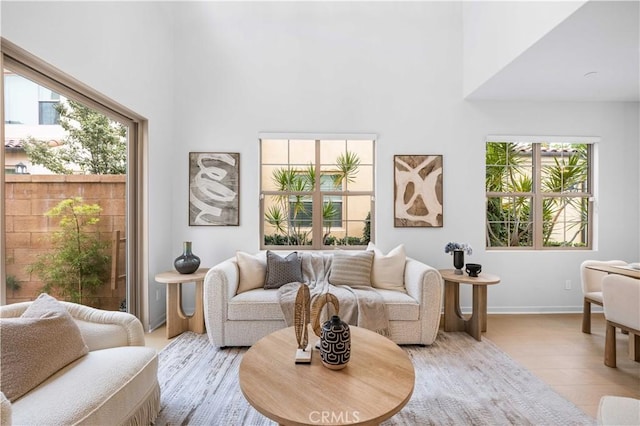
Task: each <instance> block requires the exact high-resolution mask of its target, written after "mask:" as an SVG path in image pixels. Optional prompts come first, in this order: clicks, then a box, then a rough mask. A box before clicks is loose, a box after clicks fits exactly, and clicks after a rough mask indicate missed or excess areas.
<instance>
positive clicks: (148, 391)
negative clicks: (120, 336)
mask: <svg viewBox="0 0 640 426" xmlns="http://www.w3.org/2000/svg"><path fill="white" fill-rule="evenodd" d="M157 371H158V358H157V355H156V350H155V349H153V348H148V347H143V346H126V347H120V348H109V349H102V350H98V351H92V352H89V353H88V354H87V355H86V356H84V357H82V358H80V359H78V360H77V361H75V362H73V363H72V364H70V365H68V366H67V367H65V368H63V369H62V370H60V371H59V372H57V373H56V374H55V375H53V376H52V377H50V378H49V379H48V380H46V381H45V382H44V383H42V384H41V385H39V386H38V387H36V388H35V389H33V390H32V391H31V392H29V393H28V394H26V395H25V396H24V397H23V398H21V399H19V400H18V401H16V402H15V403H14V404H13V407H12V408H13V423H14V424H17V425H37V424H51V425H54V424H57V425H70V424H76V423H79V422H82V423H83V424H91V425H116V424H125V423H127V420H128V419H130V418H131V416H132V415H133V414H134V413H136V412H138V410H139V409H140V408H141V406H142V405H143V404H150V406H149V407H147V409H153V407H152V406H153V405H154V404H158V403H159V401H157V399H158V396H159V394H158V392H159V390H158V380H157ZM154 398H155V399H156V401H155V402H154ZM34 407H37V408H35V409H34ZM156 409H157V407H156Z"/></svg>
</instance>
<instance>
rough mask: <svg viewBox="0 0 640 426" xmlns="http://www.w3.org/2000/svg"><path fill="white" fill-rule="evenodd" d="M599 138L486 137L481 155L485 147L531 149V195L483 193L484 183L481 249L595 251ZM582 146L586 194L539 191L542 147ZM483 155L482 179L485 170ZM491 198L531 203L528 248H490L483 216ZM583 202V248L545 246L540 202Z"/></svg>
mask: <svg viewBox="0 0 640 426" xmlns="http://www.w3.org/2000/svg"><path fill="white" fill-rule="evenodd" d="M599 142H600V138H599V137H584V136H576V137H571V136H512V135H488V136H487V137H486V139H485V154H486V152H487V146H486V144H488V143H527V144H531V145H532V157H531V162H532V165H531V166H532V176H531V179H532V190H531V192H495V191H491V192H490V191H487V185H486V182H485V248H486V249H487V250H488V251H500V250H507V251H513V250H516V251H517V250H535V251H547V250H561V251H581V250H593V249H594V248H595V247H596V235H595V224H594V222H595V217H596V216H595V210H596V199H597V198H596V194H597V187H596V153H597V144H598V143H599ZM545 143H547V144H584V145H587V147H588V149H587V163H588V172H587V191H580V192H545V191H544V190H543V189H542V185H541V182H542V174H543V173H542V170H543V168H544V167H545V166H544V164H543V162H542V153H541V146H542V144H545ZM487 166H488V165H487V162H486V155H485V176H486V170H487ZM495 197H514V198H515V197H526V198H530V199H531V205H532V211H531V214H530V215H531V222H532V224H533V237H532V238H533V242H532V245H531V246H508V245H505V246H490V245H489V238H488V233H487V232H488V228H489V220H488V219H489V218H488V216H487V206H488V201H489V199H490V198H495ZM567 197H570V198H586V199H587V202H588V204H589V205H588V212H587V226H586V232H587V244H585V245H584V246H545V245H544V241H543V239H544V238H543V237H544V235H543V225H544V222H543V205H544V204H543V201H544V199H545V198H567Z"/></svg>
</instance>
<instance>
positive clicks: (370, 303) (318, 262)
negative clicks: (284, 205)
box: [278, 253, 390, 337]
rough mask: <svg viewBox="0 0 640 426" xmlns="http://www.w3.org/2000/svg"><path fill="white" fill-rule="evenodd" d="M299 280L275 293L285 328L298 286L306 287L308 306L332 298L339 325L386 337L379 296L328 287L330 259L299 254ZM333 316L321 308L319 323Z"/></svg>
mask: <svg viewBox="0 0 640 426" xmlns="http://www.w3.org/2000/svg"><path fill="white" fill-rule="evenodd" d="M300 257H301V259H302V277H303V279H304V281H305V282H304V283H299V282H293V283H289V284H285V285H283V286H282V287H280V289H279V290H278V297H279V301H280V307H281V308H282V313H283V314H284V320H285V323H286V324H287V326H292V325H293V313H294V305H295V299H296V295H297V292H298V288H299V286H300V285H308V286H309V292H310V294H311V303H313V301H314V300H315V298H316V297H319V296H321V295H323V294H325V293H327V292H329V293H331V294H333V295H335V296H336V297H337V298H338V301H339V305H340V307H339V310H340V312H338V313H337V314H338V315H339V316H340V319H342V321H344V322H346V323H347V324H350V325H356V326H358V327H363V328H366V329H368V330H372V331H375V332H376V333H379V334H381V335H383V336H386V337H389V336H390V331H389V317H388V315H387V307H386V305H385V303H384V300H383V298H382V296H381V295H380V294H379V293H378V292H377V291H376V290H375V289H374V288H372V287H367V286H344V285H338V286H336V285H333V284H330V283H329V274H330V273H331V260H332V259H333V256H323V255H322V253H301V254H300ZM334 314H336V313H335V312H333V307H332V306H330V305H329V304H327V305H325V309H323V312H322V316H321V323H322V322H323V321H326V320H327V319H328V318H329V317H330V316H331V315H334Z"/></svg>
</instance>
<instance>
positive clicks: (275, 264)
mask: <svg viewBox="0 0 640 426" xmlns="http://www.w3.org/2000/svg"><path fill="white" fill-rule="evenodd" d="M293 282H302V259H300V257H299V256H298V253H297V252H295V251H294V252H293V253H289V255H288V256H287V257H284V258H283V257H280V256H278V255H277V254H275V253H273V252H272V251H267V276H266V277H265V279H264V288H265V289H272V288H280V287H282V286H283V285H285V284H288V283H293Z"/></svg>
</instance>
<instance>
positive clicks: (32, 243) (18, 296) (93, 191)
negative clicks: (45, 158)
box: [4, 175, 126, 310]
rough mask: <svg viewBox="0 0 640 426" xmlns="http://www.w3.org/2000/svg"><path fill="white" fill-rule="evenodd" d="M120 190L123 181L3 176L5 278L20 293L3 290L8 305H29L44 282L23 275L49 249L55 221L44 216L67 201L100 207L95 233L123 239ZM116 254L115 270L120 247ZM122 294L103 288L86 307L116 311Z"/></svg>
mask: <svg viewBox="0 0 640 426" xmlns="http://www.w3.org/2000/svg"><path fill="white" fill-rule="evenodd" d="M125 187H126V176H124V175H5V213H4V214H5V223H6V236H5V237H6V259H5V265H6V275H7V276H13V277H15V278H16V280H17V281H18V283H19V284H20V289H19V290H15V291H14V290H12V289H11V288H7V293H6V294H7V303H16V302H23V301H29V300H33V299H35V298H36V297H37V295H38V294H39V293H40V292H41V288H42V286H43V282H42V281H40V280H39V278H38V277H37V276H36V275H35V274H30V273H29V272H28V266H29V265H31V264H32V263H33V262H35V260H36V259H37V257H38V255H40V254H42V253H44V252H46V251H47V250H49V249H51V247H52V245H51V241H50V238H51V234H52V232H54V231H56V230H57V229H58V226H57V223H58V219H56V218H49V217H47V216H45V213H46V212H47V211H49V210H50V209H51V208H53V207H55V206H56V205H57V204H58V203H59V202H60V201H62V200H64V199H67V198H72V197H82V198H83V199H84V202H85V203H89V204H98V205H99V206H100V207H102V212H101V214H100V221H99V223H98V229H99V232H100V234H101V237H102V238H103V239H105V240H109V241H111V239H112V235H113V231H115V230H118V231H120V232H121V235H122V236H124V235H126V234H125V224H126V220H125V211H126V205H125V202H126V198H125V196H126V195H125V190H126V188H125ZM120 251H121V255H120V262H119V264H124V256H125V250H124V245H121V250H120ZM109 254H111V253H110V252H109ZM120 273H122V272H120ZM125 294H126V288H125V284H124V282H122V281H121V282H119V283H118V285H117V288H116V290H111V284H110V282H106V283H105V284H104V286H103V287H102V288H101V289H100V290H99V291H98V293H97V294H96V298H95V300H94V302H93V303H87V304H90V305H92V306H95V307H99V308H102V309H109V310H118V308H119V306H120V303H121V302H122V300H124V298H125Z"/></svg>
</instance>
